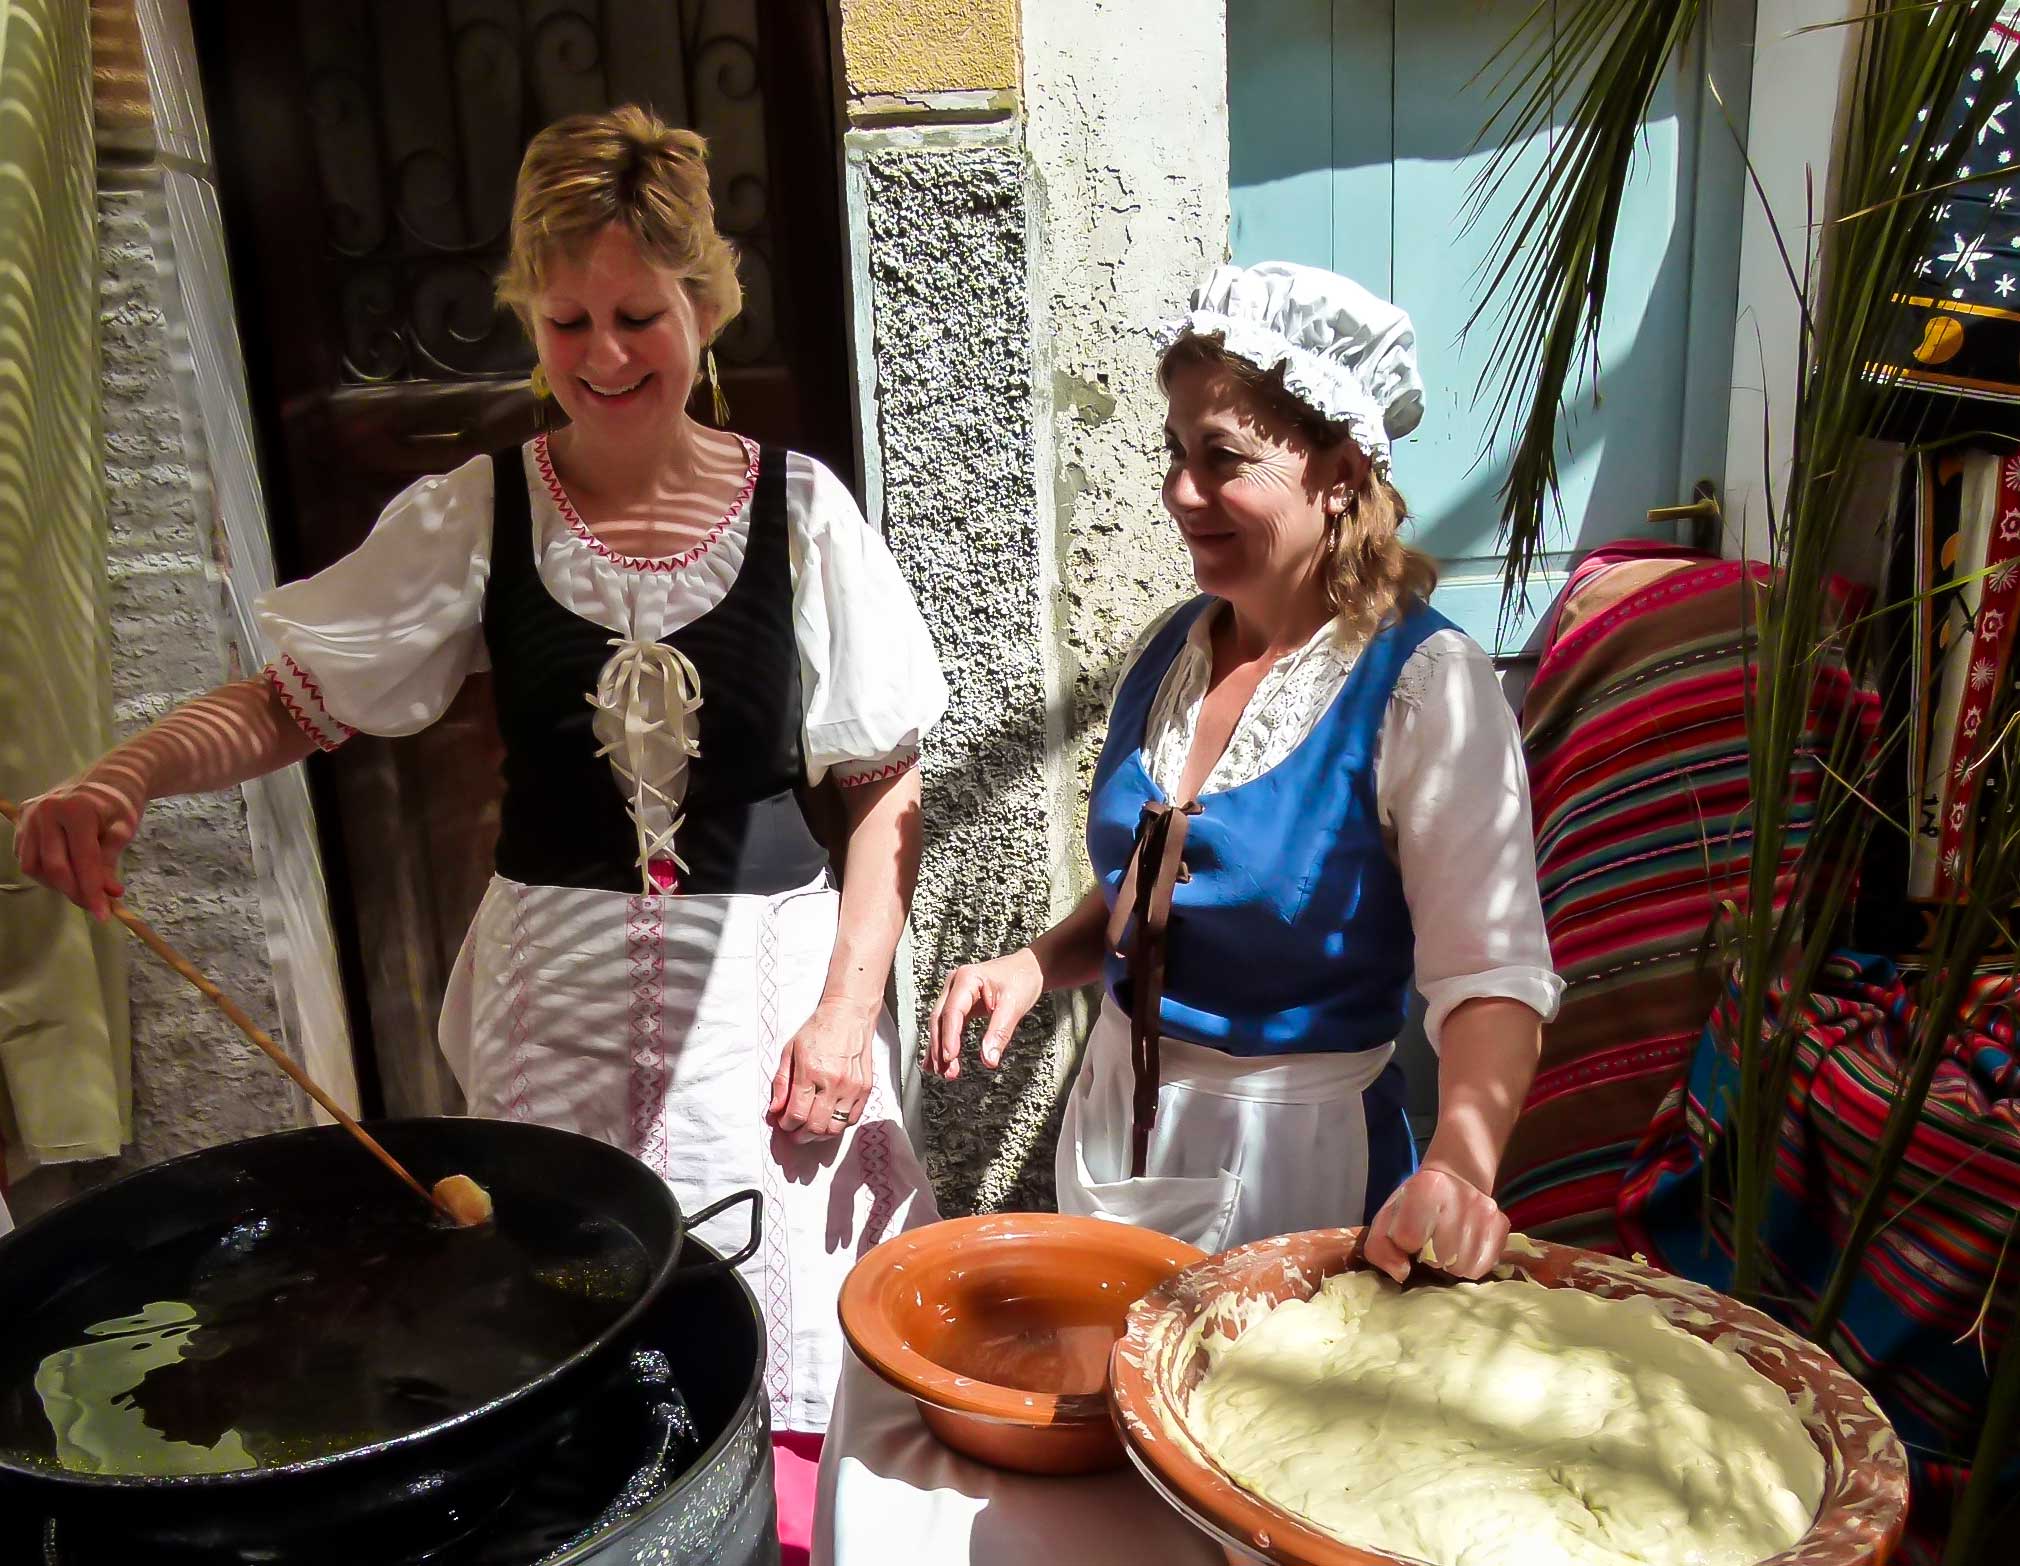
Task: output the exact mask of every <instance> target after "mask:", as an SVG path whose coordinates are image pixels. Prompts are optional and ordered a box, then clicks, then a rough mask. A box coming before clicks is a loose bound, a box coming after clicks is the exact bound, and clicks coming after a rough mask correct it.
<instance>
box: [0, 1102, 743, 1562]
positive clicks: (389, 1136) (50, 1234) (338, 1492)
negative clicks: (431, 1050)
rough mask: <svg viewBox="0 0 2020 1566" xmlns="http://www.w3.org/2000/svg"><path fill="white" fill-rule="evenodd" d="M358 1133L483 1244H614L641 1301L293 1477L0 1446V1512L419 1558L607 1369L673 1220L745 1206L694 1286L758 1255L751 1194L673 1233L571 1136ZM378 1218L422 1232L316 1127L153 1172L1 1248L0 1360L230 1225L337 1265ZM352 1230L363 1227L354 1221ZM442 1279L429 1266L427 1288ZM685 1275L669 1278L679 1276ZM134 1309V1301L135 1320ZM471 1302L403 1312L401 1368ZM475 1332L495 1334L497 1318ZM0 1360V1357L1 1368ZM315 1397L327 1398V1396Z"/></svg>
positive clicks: (143, 1535)
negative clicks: (139, 1472)
mask: <svg viewBox="0 0 2020 1566" xmlns="http://www.w3.org/2000/svg"><path fill="white" fill-rule="evenodd" d="M373 1130H374V1132H375V1134H376V1135H377V1136H378V1137H379V1139H380V1140H381V1141H382V1142H383V1143H384V1144H385V1145H386V1147H387V1148H388V1149H389V1150H390V1151H391V1152H392V1153H393V1155H394V1156H395V1157H396V1158H399V1159H400V1160H401V1161H402V1162H404V1163H406V1164H407V1165H408V1167H410V1168H411V1169H413V1170H414V1171H415V1173H416V1174H417V1175H420V1176H421V1178H422V1179H424V1180H432V1179H434V1178H436V1177H438V1176H440V1175H443V1174H447V1173H450V1172H458V1171H460V1172H462V1173H465V1174H468V1175H470V1176H471V1177H472V1178H473V1179H475V1180H476V1181H477V1182H478V1183H479V1184H480V1185H483V1186H484V1187H486V1188H487V1189H488V1190H489V1191H490V1192H491V1194H492V1196H493V1198H494V1199H495V1202H496V1207H497V1213H496V1217H495V1219H494V1220H493V1221H494V1222H495V1223H496V1224H497V1225H498V1226H499V1229H500V1233H501V1236H502V1238H503V1239H504V1240H507V1241H509V1242H510V1243H512V1244H514V1245H517V1246H519V1247H520V1248H522V1249H523V1250H525V1251H526V1252H528V1253H530V1254H533V1255H536V1256H537V1255H540V1254H541V1253H542V1252H543V1249H544V1248H552V1249H553V1250H554V1251H555V1253H556V1254H567V1251H568V1247H569V1245H571V1244H573V1243H575V1239H574V1237H575V1236H576V1235H577V1234H578V1232H579V1231H580V1228H581V1226H582V1225H583V1224H584V1223H589V1224H592V1225H608V1224H616V1225H619V1226H621V1227H622V1228H623V1229H624V1230H628V1231H629V1233H630V1235H631V1236H632V1237H633V1238H634V1239H635V1240H636V1241H637V1242H638V1245H639V1246H640V1247H642V1248H643V1251H644V1254H645V1275H644V1285H643V1290H642V1292H641V1293H640V1294H639V1295H638V1297H637V1298H636V1299H635V1300H634V1301H633V1302H632V1303H631V1304H630V1305H629V1307H628V1308H625V1309H623V1311H622V1314H620V1315H618V1316H617V1317H616V1319H615V1320H613V1321H611V1322H610V1323H609V1324H608V1325H607V1326H606V1327H604V1328H603V1329H602V1330H601V1331H600V1332H599V1333H598V1334H597V1335H596V1336H594V1337H593V1339H591V1340H590V1341H587V1342H584V1343H582V1344H581V1345H580V1347H578V1348H576V1349H575V1350H574V1351H573V1352H572V1353H570V1354H568V1355H567V1356H566V1357H564V1358H561V1359H560V1360H559V1361H558V1362H556V1363H553V1364H552V1365H551V1367H550V1368H547V1369H545V1370H544V1371H542V1372H541V1373H539V1374H537V1375H534V1376H532V1377H531V1378H530V1379H526V1380H524V1381H523V1382H521V1383H520V1384H518V1385H516V1386H514V1387H513V1388H512V1389H511V1390H509V1391H506V1392H504V1393H502V1394H501V1395H498V1396H495V1397H493V1398H492V1399H491V1400H490V1401H488V1402H484V1403H482V1404H481V1405H479V1406H476V1407H473V1408H470V1409H468V1410H467V1411H464V1412H459V1413H454V1414H451V1415H449V1416H448V1417H444V1418H441V1419H440V1420H438V1421H437V1422H435V1423H432V1424H429V1425H426V1426H424V1427H422V1428H419V1429H413V1430H410V1431H408V1432H406V1433H404V1434H399V1435H395V1436H391V1437H388V1438H384V1439H375V1440H370V1441H368V1442H367V1443H366V1444H362V1445H358V1446H355V1447H351V1448H349V1449H346V1450H341V1451H335V1452H329V1453H325V1454H323V1455H319V1456H314V1457H310V1458H307V1459H304V1460H301V1461H295V1462H282V1463H278V1464H274V1465H271V1466H266V1467H260V1468H254V1469H248V1470H243V1471H239V1472H231V1473H209V1474H177V1475H173V1476H163V1477H146V1476H134V1475H111V1474H97V1473H82V1472H74V1471H70V1470H68V1469H64V1468H61V1467H57V1466H54V1465H53V1464H52V1463H51V1462H50V1461H48V1459H47V1456H46V1454H44V1455H43V1456H42V1457H40V1458H39V1459H38V1458H37V1457H36V1456H35V1455H33V1454H27V1453H24V1452H20V1451H9V1450H7V1449H6V1445H5V1443H4V1442H0V1509H7V1510H9V1511H11V1510H12V1509H13V1508H16V1507H26V1508H30V1509H33V1510H34V1511H36V1512H38V1513H41V1514H47V1515H50V1516H54V1517H58V1518H63V1517H69V1518H84V1519H87V1520H88V1521H89V1522H90V1524H91V1525H92V1526H93V1528H94V1529H97V1530H104V1531H108V1532H112V1533H114V1534H117V1535H126V1536H130V1537H131V1538H132V1539H133V1541H134V1542H135V1543H136V1544H139V1545H153V1546H156V1547H158V1548H159V1550H161V1551H162V1552H181V1551H191V1552H194V1551H215V1552H219V1553H221V1554H224V1555H226V1556H228V1557H235V1558H238V1559H244V1560H263V1559H264V1560H288V1561H323V1560H355V1559H357V1558H358V1557H357V1555H356V1553H355V1548H356V1543H357V1541H358V1540H360V1539H362V1538H365V1537H367V1536H373V1537H378V1538H385V1537H387V1536H388V1533H389V1531H390V1533H391V1534H392V1535H393V1536H396V1537H398V1538H400V1539H401V1540H402V1542H403V1547H404V1548H405V1549H406V1550H409V1551H412V1552H416V1553H418V1552H419V1551H421V1550H424V1549H426V1548H428V1547H429V1546H430V1544H431V1543H439V1542H441V1541H442V1540H444V1539H446V1538H448V1537H450V1536H452V1535H454V1534H455V1533H456V1532H458V1531H460V1530H461V1529H463V1528H465V1527H468V1526H470V1525H471V1524H473V1523H475V1522H478V1521H481V1518H482V1516H483V1514H484V1512H485V1511H486V1510H487V1509H488V1508H489V1507H490V1506H491V1505H493V1504H495V1503H496V1501H497V1500H498V1499H500V1498H501V1497H502V1496H503V1495H504V1494H506V1493H507V1492H508V1491H509V1490H510V1488H511V1486H512V1485H513V1484H514V1483H515V1482H516V1481H517V1480H518V1479H519V1478H520V1477H521V1476H522V1475H523V1473H524V1472H525V1470H526V1468H527V1466H528V1464H529V1463H531V1462H532V1461H533V1460H535V1459H536V1458H537V1457H538V1455H539V1454H540V1452H541V1451H542V1450H543V1449H544V1448H545V1447H546V1446H548V1445H549V1444H551V1443H552V1442H553V1441H554V1440H555V1439H556V1438H557V1437H558V1435H559V1434H560V1433H561V1430H562V1429H563V1427H564V1426H565V1424H566V1421H567V1419H568V1417H569V1415H570V1413H571V1411H572V1410H573V1409H574V1408H576V1407H578V1406H580V1405H581V1404H582V1403H583V1402H584V1401H585V1400H586V1399H587V1398H588V1397H589V1396H590V1395H591V1394H592V1393H594V1392H595V1391H596V1390H598V1389H599V1388H600V1387H601V1386H602V1385H603V1383H604V1382H605V1381H606V1380H607V1379H608V1378H610V1377H611V1376H613V1375H616V1374H618V1373H621V1371H622V1368H623V1365H624V1361H625V1358H626V1354H627V1351H628V1349H629V1347H630V1343H631V1339H632V1338H633V1337H634V1336H635V1334H636V1329H637V1326H638V1324H639V1321H640V1318H641V1317H642V1316H643V1315H644V1313H645V1312H646V1310H647V1307H648V1306H649V1305H651V1304H652V1303H653V1302H654V1301H655V1300H656V1299H657V1298H658V1297H659V1295H660V1294H661V1293H662V1292H663V1291H665V1290H666V1289H667V1287H668V1284H669V1280H670V1279H671V1278H672V1277H673V1276H674V1264H675V1262H676V1260H677V1258H678V1256H679V1254H680V1247H681V1241H682V1238H683V1236H684V1234H685V1232H686V1227H687V1225H688V1224H689V1223H701V1222H705V1221H706V1220H707V1219H709V1218H711V1217H713V1216H715V1215H716V1214H717V1213H719V1212H721V1211H723V1210H724V1209H725V1208H727V1207H729V1206H731V1205H733V1204H734V1203H737V1202H740V1201H748V1202H749V1203H750V1204H751V1231H750V1241H749V1244H748V1245H747V1246H746V1247H745V1248H744V1249H743V1250H742V1251H740V1252H738V1253H737V1254H736V1255H734V1256H730V1257H726V1258H724V1259H722V1260H721V1261H720V1262H717V1263H713V1264H711V1266H710V1267H709V1268H707V1269H705V1270H717V1269H719V1268H721V1267H729V1266H734V1265H736V1264H737V1263H738V1262H740V1261H742V1260H744V1259H745V1258H746V1257H748V1256H749V1255H750V1254H751V1253H752V1252H753V1251H754V1250H755V1249H756V1247H757V1244H758V1226H759V1222H760V1204H759V1197H758V1195H757V1193H756V1192H754V1191H740V1192H737V1193H736V1194H735V1195H733V1196H729V1197H726V1198H725V1199H723V1200H722V1201H719V1202H717V1203H715V1204H714V1205H712V1206H710V1207H709V1208H707V1209H706V1210H704V1211H703V1212H700V1213H696V1214H694V1215H692V1217H691V1218H690V1217H684V1216H683V1214H682V1213H681V1210H680V1206H679V1204H678V1202H677V1201H676V1200H675V1199H674V1197H673V1194H672V1192H671V1191H669V1190H668V1189H667V1186H666V1183H665V1182H664V1181H663V1180H661V1179H660V1178H659V1177H658V1176H657V1175H655V1174H654V1173H653V1172H652V1171H651V1170H650V1169H648V1168H647V1167H646V1166H645V1165H643V1164H641V1163H640V1162H638V1160H636V1159H634V1158H632V1157H631V1156H630V1155H628V1154H626V1153H624V1152H622V1151H620V1150H618V1149H617V1148H614V1147H611V1146H610V1145H608V1144H607V1143H603V1142H599V1141H596V1140H594V1139H593V1138H590V1137H586V1136H579V1135H576V1134H574V1133H572V1132H566V1131H557V1130H552V1129H550V1128H548V1127H544V1126H534V1125H524V1124H518V1123H513V1122H508V1121H495V1120H473V1119H446V1118H444V1119H424V1120H402V1121H389V1122H385V1123H382V1124H380V1125H377V1126H374V1127H373ZM392 1204H405V1205H406V1206H407V1208H409V1209H410V1210H411V1212H410V1216H411V1218H412V1221H413V1222H414V1223H415V1224H417V1225H427V1224H429V1223H431V1222H435V1221H436V1220H434V1219H433V1218H432V1216H431V1214H430V1211H429V1209H428V1208H427V1207H425V1206H424V1205H423V1204H422V1203H421V1202H419V1201H418V1200H416V1199H415V1198H414V1197H413V1196H412V1195H411V1193H409V1192H408V1191H406V1190H405V1189H404V1188H402V1187H401V1186H400V1185H398V1184H397V1183H396V1182H394V1181H392V1180H391V1179H390V1178H389V1177H388V1176H387V1174H386V1172H385V1171H384V1170H383V1169H382V1168H380V1167H379V1166H378V1165H377V1164H376V1163H374V1162H372V1161H371V1160H370V1159H368V1158H366V1157H364V1156H363V1155H362V1154H361V1153H360V1152H359V1150H358V1147H357V1145H356V1143H354V1142H353V1141H352V1140H351V1138H350V1137H349V1136H348V1135H347V1134H346V1133H345V1132H344V1131H342V1130H341V1129H339V1128H338V1127H335V1126H330V1127H318V1128H316V1129H313V1130H307V1131H289V1132H282V1133H280V1134H277V1135H273V1136H265V1137H257V1138H253V1139H251V1140H247V1141H243V1142H234V1143H229V1144H227V1145H225V1146H221V1147H214V1148H209V1149H206V1150H205V1151H203V1152H200V1153H192V1154H190V1155H188V1156H186V1157H183V1158H177V1159H174V1160H171V1161H170V1162H167V1163H163V1164H157V1165H155V1166H154V1167H152V1168H149V1169H144V1170H142V1171H140V1172H139V1173H137V1174H133V1175H130V1176H128V1177H126V1178H125V1179H123V1180H119V1181H117V1182H115V1183H113V1184H110V1185H106V1186H103V1187H101V1188H99V1189H98V1190H96V1191H93V1192H90V1193H89V1194H87V1195H85V1196H83V1197H81V1198H79V1199H77V1200H76V1201H73V1202H71V1203H69V1204H67V1205H65V1206H63V1207H60V1208H58V1209H56V1210H55V1211H53V1212H51V1213H49V1214H47V1215H46V1216H44V1217H43V1218H41V1219H39V1220H37V1221H36V1222H34V1223H31V1224H29V1225H27V1226H25V1227H24V1228H22V1229H19V1230H17V1231H16V1232H15V1233H13V1234H11V1235H9V1236H7V1237H6V1238H5V1239H4V1240H0V1345H4V1344H6V1343H13V1344H20V1343H22V1342H24V1341H30V1340H32V1338H33V1336H34V1334H35V1331H36V1324H37V1323H38V1321H40V1322H45V1323H46V1322H49V1321H51V1320H55V1319H58V1318H60V1317H62V1316H63V1314H64V1312H65V1310H66V1295H67V1296H68V1298H69V1300H71V1301H74V1300H75V1299H76V1297H77V1296H76V1292H75V1291H77V1290H78V1289H80V1288H81V1287H91V1288H94V1289H96V1288H99V1287H100V1286H102V1285H103V1284H104V1283H106V1282H107V1281H108V1277H107V1275H108V1274H109V1275H110V1279H111V1280H119V1279H121V1278H123V1276H125V1275H128V1274H132V1275H141V1274H144V1273H145V1272H146V1270H147V1269H146V1265H145V1259H146V1257H147V1256H148V1255H149V1253H155V1254H160V1253H161V1252H162V1250H163V1249H164V1248H169V1247H176V1246H185V1245H188V1244H189V1243H191V1242H192V1241H193V1240H195V1239H198V1238H200V1237H205V1236H209V1235H220V1236H221V1235H224V1234H226V1233H227V1232H228V1231H235V1230H237V1229H239V1228H242V1227H243V1226H245V1225H248V1224H252V1225H259V1224H261V1223H267V1224H273V1225H290V1224H292V1225H297V1226H300V1225H302V1224H306V1223H316V1224H321V1225H324V1226H325V1227H326V1228H327V1227H328V1226H329V1225H330V1224H331V1223H332V1221H333V1220H332V1215H333V1214H335V1215H337V1216H336V1219H335V1223H336V1233H334V1234H333V1235H332V1236H331V1241H332V1244H333V1245H334V1246H335V1247H336V1249H337V1251H338V1254H339V1256H341V1254H342V1250H343V1246H344V1244H345V1233H344V1220H343V1217H342V1215H343V1214H344V1213H345V1212H346V1211H351V1212H356V1213H358V1214H363V1215H370V1222H371V1224H375V1225H379V1226H383V1224H384V1223H385V1222H386V1216H385V1215H386V1211H387V1209H388V1208H389V1205H392ZM358 1222H359V1223H360V1224H361V1225H365V1224H366V1220H365V1219H364V1218H360V1219H359V1220H358ZM468 1233H469V1231H454V1230H445V1231H444V1243H445V1244H450V1243H461V1237H463V1236H467V1235H468ZM359 1243H360V1244H361V1245H362V1244H366V1243H370V1242H368V1241H364V1240H360V1241H359ZM480 1243H481V1242H480ZM453 1271H454V1269H452V1268H445V1269H444V1275H445V1276H449V1275H452V1274H453ZM696 1271H697V1269H695V1268H693V1267H689V1268H685V1269H682V1270H681V1273H680V1277H681V1278H682V1279H683V1280H685V1279H687V1278H690V1277H692V1276H694V1275H695V1274H696ZM143 1292H144V1291H143ZM145 1303H147V1302H146V1301H143V1300H135V1301H134V1302H133V1304H134V1308H136V1309H137V1308H138V1307H139V1306H141V1305H143V1304H145ZM470 1303H471V1302H469V1301H464V1300H458V1299H456V1298H453V1297H449V1296H447V1295H445V1297H443V1298H441V1299H439V1301H437V1300H434V1299H432V1298H430V1299H429V1300H428V1303H427V1308H426V1309H425V1310H421V1311H417V1312H415V1313H414V1315H415V1316H416V1317H417V1318H419V1324H418V1325H417V1326H416V1327H415V1329H414V1331H415V1333H417V1334H419V1337H418V1339H417V1338H415V1337H413V1336H410V1337H409V1339H408V1341H407V1344H406V1348H405V1352H406V1353H407V1354H409V1355H414V1354H416V1353H417V1352H419V1353H420V1354H421V1355H422V1356H423V1357H425V1353H426V1351H427V1349H428V1347H429V1341H428V1339H427V1334H428V1333H430V1332H439V1333H441V1334H445V1335H452V1334H455V1333H457V1332H459V1331H463V1330H466V1325H467V1323H466V1316H465V1313H466V1312H468V1311H469V1309H470ZM508 1314H509V1313H508ZM484 1326H485V1330H488V1331H505V1332H509V1330H510V1323H509V1322H502V1323H501V1322H498V1321H495V1320H493V1321H487V1322H486V1323H485V1324H484ZM693 1330H694V1331H696V1332H697V1333H707V1332H708V1331H709V1324H708V1322H707V1321H704V1320H697V1321H696V1322H694V1323H693ZM440 1341H441V1342H442V1343H443V1345H444V1349H443V1352H444V1353H445V1354H448V1353H451V1352H453V1350H454V1347H455V1345H454V1344H453V1343H451V1342H450V1341H449V1339H448V1338H447V1337H444V1338H442V1339H441V1340H440ZM417 1342H418V1343H419V1348H418V1350H417V1347H416V1344H417ZM6 1357H7V1356H6V1355H5V1354H4V1352H0V1360H5V1359H6ZM6 1373H7V1372H6V1371H4V1370H0V1375H4V1374H6ZM15 1374H16V1375H17V1377H18V1366H17V1367H16V1371H15ZM300 1379H302V1381H303V1383H304V1384H302V1385H301V1386H300V1388H299V1391H300V1395H301V1397H302V1398H304V1399H315V1398H317V1397H318V1395H319V1393H318V1389H317V1387H316V1386H315V1385H313V1384H310V1383H312V1382H313V1380H314V1377H313V1376H312V1375H309V1376H303V1377H301V1378H300ZM4 1391H5V1389H0V1394H4ZM323 1395H325V1396H329V1395H330V1394H329V1393H328V1390H327V1389H325V1392H324V1394H323ZM136 1558H140V1557H136ZM147 1558H150V1559H152V1558H155V1557H152V1556H149V1557H147Z"/></svg>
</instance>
